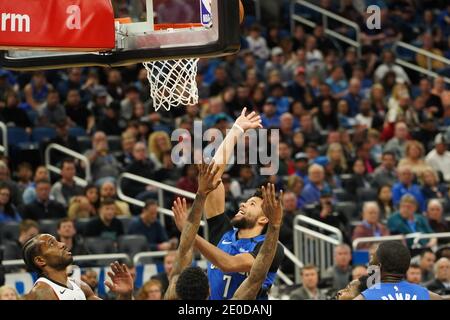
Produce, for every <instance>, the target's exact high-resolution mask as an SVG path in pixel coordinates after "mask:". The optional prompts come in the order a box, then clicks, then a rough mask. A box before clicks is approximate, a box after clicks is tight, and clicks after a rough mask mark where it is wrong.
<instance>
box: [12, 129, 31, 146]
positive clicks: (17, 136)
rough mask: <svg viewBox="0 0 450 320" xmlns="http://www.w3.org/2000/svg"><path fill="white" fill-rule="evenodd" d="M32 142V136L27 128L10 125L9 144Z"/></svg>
mask: <svg viewBox="0 0 450 320" xmlns="http://www.w3.org/2000/svg"><path fill="white" fill-rule="evenodd" d="M27 142H30V136H29V135H28V133H27V132H26V131H25V129H23V128H20V127H8V144H9V145H10V146H16V147H18V146H19V144H23V143H27Z"/></svg>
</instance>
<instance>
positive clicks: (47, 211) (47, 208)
mask: <svg viewBox="0 0 450 320" xmlns="http://www.w3.org/2000/svg"><path fill="white" fill-rule="evenodd" d="M50 188H51V184H50V181H48V180H39V181H37V182H36V200H34V201H33V202H31V203H30V204H27V205H25V206H24V207H23V209H22V210H21V212H22V218H23V219H32V220H35V221H39V220H42V219H61V218H64V217H66V209H65V208H64V206H63V205H62V204H60V203H59V202H57V201H55V200H51V199H50Z"/></svg>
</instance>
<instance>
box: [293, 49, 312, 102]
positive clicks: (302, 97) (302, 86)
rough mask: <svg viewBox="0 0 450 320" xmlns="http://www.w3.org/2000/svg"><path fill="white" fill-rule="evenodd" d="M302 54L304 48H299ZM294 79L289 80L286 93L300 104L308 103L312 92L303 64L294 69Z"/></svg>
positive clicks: (310, 100)
mask: <svg viewBox="0 0 450 320" xmlns="http://www.w3.org/2000/svg"><path fill="white" fill-rule="evenodd" d="M299 51H300V52H302V54H304V52H305V51H304V50H299ZM294 70H295V71H294V81H292V82H290V83H289V85H288V87H287V94H288V96H289V97H292V98H293V99H294V100H295V101H299V102H301V103H302V105H310V104H311V103H312V100H313V92H312V88H311V85H310V84H309V83H308V81H307V80H306V70H305V68H304V66H298V67H297V68H296V69H294Z"/></svg>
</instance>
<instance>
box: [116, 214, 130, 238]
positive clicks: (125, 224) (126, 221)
mask: <svg viewBox="0 0 450 320" xmlns="http://www.w3.org/2000/svg"><path fill="white" fill-rule="evenodd" d="M117 219H119V220H120V222H122V225H123V230H124V231H125V234H127V233H128V226H129V225H130V222H131V220H133V218H131V217H124V216H118V217H117Z"/></svg>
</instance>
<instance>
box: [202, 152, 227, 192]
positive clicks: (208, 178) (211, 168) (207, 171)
mask: <svg viewBox="0 0 450 320" xmlns="http://www.w3.org/2000/svg"><path fill="white" fill-rule="evenodd" d="M217 172H219V166H217V165H216V164H215V162H214V160H212V161H211V163H210V164H209V165H208V164H205V163H202V164H201V165H200V168H199V173H198V190H197V194H199V195H202V196H207V195H208V194H209V193H210V192H211V191H213V190H215V189H216V188H217V187H218V186H219V184H220V182H221V181H222V180H220V179H219V180H217V181H215V182H214V178H215V176H216V174H217Z"/></svg>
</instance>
